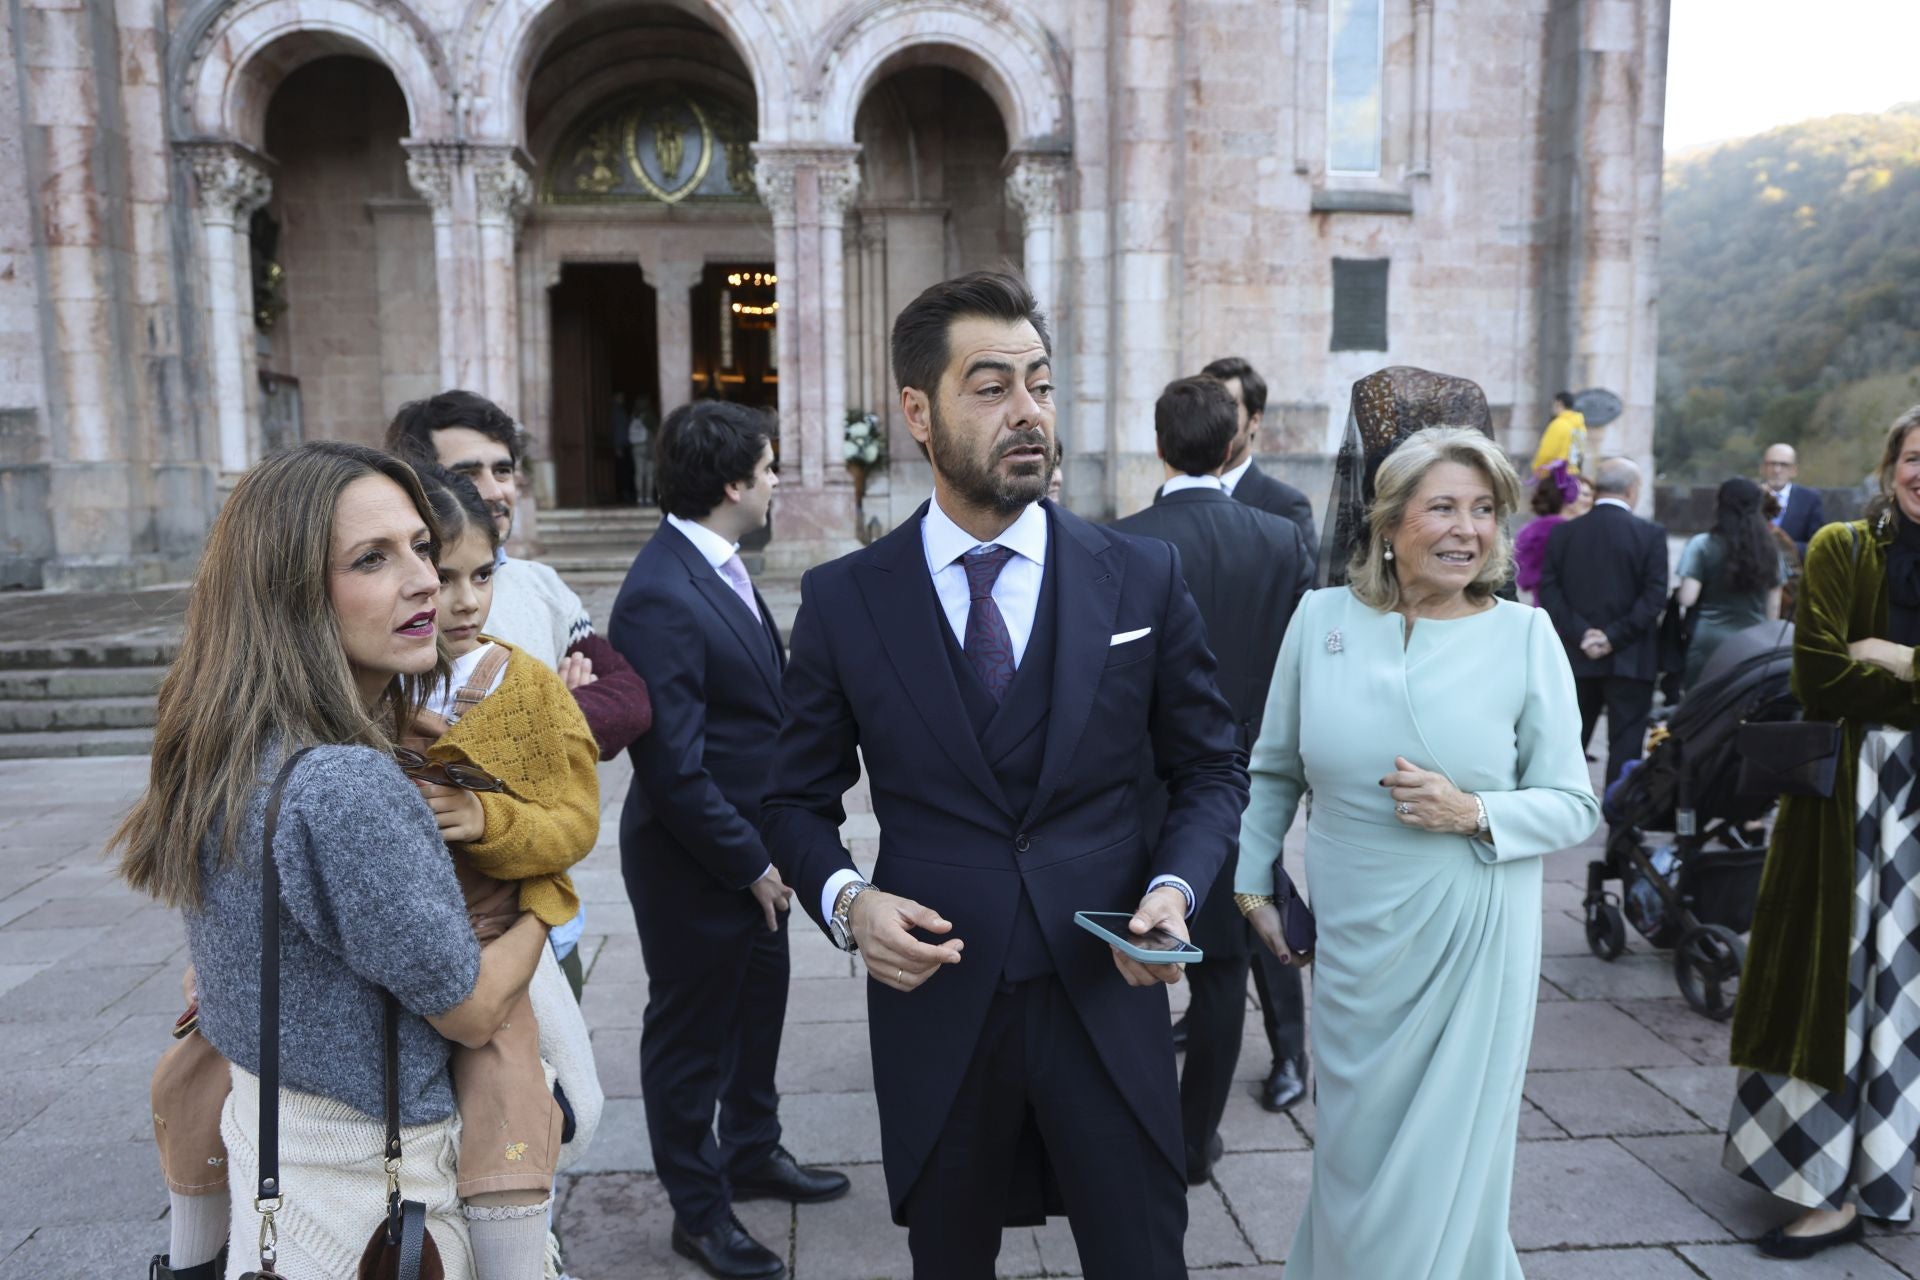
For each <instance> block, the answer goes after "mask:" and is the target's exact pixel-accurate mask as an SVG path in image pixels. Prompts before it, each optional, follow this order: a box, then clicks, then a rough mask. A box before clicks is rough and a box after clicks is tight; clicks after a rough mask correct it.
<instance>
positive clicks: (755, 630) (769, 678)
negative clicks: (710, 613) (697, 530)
mask: <svg viewBox="0 0 1920 1280" xmlns="http://www.w3.org/2000/svg"><path fill="white" fill-rule="evenodd" d="M658 536H661V537H668V538H669V539H670V541H669V542H668V544H667V545H669V546H671V547H672V548H673V550H674V554H675V555H677V556H679V557H680V563H681V564H682V565H683V566H685V568H686V570H687V577H688V578H689V579H691V580H692V582H693V588H694V590H695V591H698V592H699V593H700V594H701V595H702V596H704V597H706V600H707V603H708V604H710V605H712V606H713V609H714V612H716V613H718V614H719V615H720V618H721V620H722V621H724V622H725V623H726V624H727V628H728V630H730V631H732V632H733V634H734V637H735V638H736V639H738V640H739V641H740V643H741V644H742V645H743V646H745V648H746V650H747V656H748V657H749V658H751V659H752V660H753V667H754V670H756V671H758V672H759V673H760V678H761V679H762V680H765V681H766V682H767V688H768V689H769V690H771V691H772V693H773V695H774V697H775V698H776V699H777V698H778V697H779V696H780V671H779V668H778V666H777V665H776V664H775V662H774V659H773V651H772V650H771V649H770V648H768V646H767V629H766V626H765V624H764V623H759V622H756V620H755V619H753V618H750V617H748V616H747V612H746V608H745V606H744V605H743V604H742V602H741V600H740V597H739V596H737V595H735V594H734V593H733V588H732V587H730V586H728V585H727V581H726V579H724V578H722V577H721V576H720V572H719V570H717V569H715V568H714V567H713V566H712V565H710V564H708V563H707V558H706V557H705V556H703V555H701V554H700V549H699V548H698V547H696V546H694V545H693V543H692V542H690V541H688V539H687V536H686V535H685V534H684V533H681V532H680V531H679V530H678V529H676V528H674V527H673V526H672V525H670V524H669V525H662V526H661V528H660V533H659V535H658ZM754 599H755V600H756V601H757V600H758V599H759V592H757V591H756V592H755V593H754Z"/></svg>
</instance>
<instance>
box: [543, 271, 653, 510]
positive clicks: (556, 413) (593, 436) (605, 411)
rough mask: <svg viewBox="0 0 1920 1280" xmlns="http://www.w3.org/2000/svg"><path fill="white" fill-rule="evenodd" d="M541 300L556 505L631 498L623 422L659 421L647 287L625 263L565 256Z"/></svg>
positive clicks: (624, 502) (619, 502) (589, 504)
mask: <svg viewBox="0 0 1920 1280" xmlns="http://www.w3.org/2000/svg"><path fill="white" fill-rule="evenodd" d="M548 300H549V306H550V308H551V320H552V333H553V418H552V424H553V427H552V437H551V440H550V441H549V449H550V451H551V455H552V458H553V483H554V496H555V498H556V499H557V500H558V502H559V505H560V506H562V507H610V506H627V505H631V504H633V503H634V502H635V501H636V500H637V496H636V494H635V492H634V483H633V455H632V452H631V445H630V443H629V436H628V424H629V422H630V421H631V420H632V419H633V418H635V417H639V418H642V419H644V420H645V421H646V422H647V423H648V424H650V425H658V423H659V421H660V411H659V406H660V345H659V339H658V333H657V328H656V325H657V320H656V313H655V305H654V301H655V300H654V290H653V286H652V285H650V284H648V283H647V282H646V278H645V276H644V275H643V273H642V272H641V270H640V268H639V267H637V266H634V265H632V264H630V263H573V262H570V263H567V264H565V265H564V266H563V267H561V269H560V283H559V284H557V285H555V286H554V287H553V288H552V289H551V290H550V291H549V293H548Z"/></svg>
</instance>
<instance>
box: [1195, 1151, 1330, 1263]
mask: <svg viewBox="0 0 1920 1280" xmlns="http://www.w3.org/2000/svg"><path fill="white" fill-rule="evenodd" d="M1312 1177H1313V1157H1312V1155H1311V1153H1309V1152H1305V1151H1280V1152H1261V1153H1256V1154H1250V1155H1228V1156H1226V1157H1224V1158H1223V1159H1222V1160H1221V1161H1220V1162H1219V1163H1218V1164H1216V1165H1214V1167H1213V1180H1214V1181H1215V1182H1216V1183H1217V1184H1218V1185H1219V1187H1220V1191H1221V1194H1222V1195H1223V1196H1224V1197H1225V1200H1226V1205H1227V1208H1228V1209H1229V1210H1230V1211H1231V1212H1232V1214H1233V1217H1234V1220H1235V1221H1236V1222H1238V1223H1239V1224H1240V1228H1241V1230H1242V1231H1243V1232H1245V1234H1246V1238H1247V1240H1248V1242H1249V1243H1250V1244H1252V1246H1253V1251H1254V1253H1255V1255H1256V1256H1258V1257H1259V1259H1260V1260H1261V1261H1263V1262H1285V1261H1286V1259H1287V1250H1289V1249H1291V1248H1292V1247H1293V1235H1294V1232H1295V1231H1297V1230H1298V1229H1299V1226H1300V1215H1301V1213H1302V1211H1303V1210H1305V1208H1306V1206H1307V1188H1308V1186H1309V1185H1310V1183H1311V1180H1312Z"/></svg>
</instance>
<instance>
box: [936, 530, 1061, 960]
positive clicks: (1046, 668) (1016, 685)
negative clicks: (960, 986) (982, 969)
mask: <svg viewBox="0 0 1920 1280" xmlns="http://www.w3.org/2000/svg"><path fill="white" fill-rule="evenodd" d="M928 585H929V586H931V585H932V580H931V579H929V580H928ZM1055 599H1056V592H1055V588H1054V570H1053V558H1052V557H1049V558H1048V562H1047V567H1046V570H1045V571H1044V572H1043V573H1042V574H1041V577H1040V599H1039V601H1038V603H1037V605H1036V607H1035V609H1034V613H1033V633H1032V634H1031V635H1029V636H1028V637H1027V651H1026V653H1025V654H1024V655H1022V657H1021V659H1020V668H1019V670H1017V671H1016V672H1014V675H1013V683H1012V684H1010V685H1008V686H1007V692H1006V697H1005V699H1004V700H1003V701H1000V702H995V701H994V698H993V695H992V694H991V693H989V692H988V691H987V687H986V685H984V684H982V683H981V682H980V677H979V675H977V674H976V673H975V672H974V669H973V663H972V662H970V661H968V659H967V655H966V651H965V650H964V649H962V648H961V647H960V643H959V641H957V640H955V639H954V637H953V628H952V627H950V626H947V625H946V616H945V614H942V615H941V617H940V622H941V626H940V634H941V636H942V638H943V639H945V641H946V648H947V659H948V661H949V662H951V663H952V665H953V678H954V682H955V683H956V684H958V685H959V686H960V701H961V703H962V705H964V706H965V707H966V709H967V729H966V730H965V731H966V732H970V733H972V734H973V735H974V737H975V738H976V739H977V740H978V741H979V743H980V752H981V754H982V755H984V756H985V757H986V760H987V767H988V768H989V769H991V770H992V771H993V777H994V781H996V782H998V783H999V784H1000V791H1001V793H1002V794H1003V795H1005V796H1006V798H1007V804H1008V805H1010V806H1011V807H1012V809H1013V811H1014V812H1015V813H1017V814H1020V815H1022V816H1023V817H1024V815H1025V814H1026V813H1027V811H1028V810H1029V809H1031V808H1032V807H1033V799H1034V793H1035V792H1036V791H1037V790H1038V789H1039V786H1040V767H1041V764H1042V762H1043V760H1044V758H1045V755H1046V749H1047V717H1048V712H1050V711H1051V710H1052V709H1053V660H1054V651H1055V647H1056V646H1055V642H1054V614H1055V613H1056V612H1057V610H1056V608H1055ZM1052 972H1053V957H1052V954H1051V953H1050V952H1048V950H1047V943H1046V939H1045V937H1044V936H1043V935H1042V934H1041V932H1040V919H1039V917H1038V916H1036V915H1035V914H1034V910H1033V902H1032V900H1031V899H1030V898H1029V897H1028V896H1027V892H1026V889H1025V888H1022V889H1021V891H1020V906H1019V909H1018V912H1017V914H1016V915H1015V918H1014V923H1013V932H1012V934H1011V935H1010V936H1009V938H1008V940H1007V957H1006V962H1005V964H1004V966H1003V967H1002V969H1001V975H1000V976H1001V977H1002V978H1003V979H1004V980H1006V981H1008V982H1024V981H1026V980H1027V979H1029V978H1037V977H1041V976H1042V975H1045V974H1049V973H1052Z"/></svg>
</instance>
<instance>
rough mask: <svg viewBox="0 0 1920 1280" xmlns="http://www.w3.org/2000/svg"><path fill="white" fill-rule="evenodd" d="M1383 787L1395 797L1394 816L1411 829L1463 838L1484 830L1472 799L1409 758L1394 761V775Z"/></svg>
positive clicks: (1396, 758) (1477, 807)
mask: <svg viewBox="0 0 1920 1280" xmlns="http://www.w3.org/2000/svg"><path fill="white" fill-rule="evenodd" d="M1380 785H1381V786H1383V787H1386V788H1387V789H1388V794H1389V795H1391V796H1392V797H1393V816H1394V817H1396V818H1398V819H1399V820H1400V821H1401V822H1404V823H1405V824H1406V825H1408V826H1410V827H1418V828H1419V829H1420V830H1422V831H1436V832H1443V833H1444V832H1452V833H1454V834H1457V835H1463V836H1470V835H1472V834H1473V833H1474V832H1476V831H1478V830H1479V829H1480V807H1479V806H1478V805H1477V804H1475V803H1474V801H1473V797H1472V796H1470V795H1468V794H1467V793H1466V792H1464V791H1462V790H1460V788H1458V787H1456V786H1454V785H1453V783H1452V782H1451V781H1449V780H1448V778H1447V776H1446V775H1445V774H1443V773H1435V772H1433V771H1432V770H1431V769H1422V768H1421V767H1420V766H1419V765H1417V764H1414V763H1413V762H1412V761H1411V760H1409V759H1407V758H1406V757H1405V756H1395V757H1394V758H1393V772H1392V773H1389V774H1388V775H1387V776H1386V777H1384V778H1382V779H1380Z"/></svg>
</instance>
